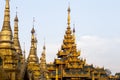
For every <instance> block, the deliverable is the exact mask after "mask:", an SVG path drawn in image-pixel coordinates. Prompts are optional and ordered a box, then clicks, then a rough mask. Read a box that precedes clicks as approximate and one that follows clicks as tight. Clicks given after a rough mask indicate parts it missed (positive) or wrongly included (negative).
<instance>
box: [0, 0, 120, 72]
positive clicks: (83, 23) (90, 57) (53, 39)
mask: <svg viewBox="0 0 120 80" xmlns="http://www.w3.org/2000/svg"><path fill="white" fill-rule="evenodd" d="M69 3H70V7H71V28H73V24H75V28H76V42H77V45H78V49H80V50H81V57H83V58H86V59H87V63H88V64H94V65H95V66H100V67H103V66H104V67H105V68H108V69H110V70H111V71H112V72H113V73H115V72H120V62H119V61H120V58H119V56H120V5H119V4H120V0H24V1H23V0H10V7H11V27H12V29H13V20H14V17H15V14H16V7H18V9H17V12H18V18H19V35H20V36H19V38H20V41H21V46H22V47H23V43H24V42H25V45H26V54H27V55H28V54H29V49H30V40H31V33H30V31H31V29H32V27H33V22H32V21H33V17H35V30H36V36H37V39H38V57H40V56H41V52H42V46H43V44H44V38H45V39H46V47H47V50H46V55H47V62H50V61H53V60H54V58H56V54H57V51H58V49H60V48H61V44H62V40H63V36H64V33H65V30H66V27H67V8H68V5H69ZM4 5H5V0H0V12H1V13H0V26H1V27H2V23H3V12H4ZM1 27H0V28H1Z"/></svg>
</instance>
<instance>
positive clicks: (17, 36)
mask: <svg viewBox="0 0 120 80" xmlns="http://www.w3.org/2000/svg"><path fill="white" fill-rule="evenodd" d="M18 21H19V20H18V16H17V12H16V16H15V19H14V37H13V41H14V47H15V49H16V52H17V53H18V54H19V55H22V50H21V46H20V42H19V35H18V31H19V29H18Z"/></svg>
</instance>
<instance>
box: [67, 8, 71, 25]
mask: <svg viewBox="0 0 120 80" xmlns="http://www.w3.org/2000/svg"><path fill="white" fill-rule="evenodd" d="M70 11H71V10H70V6H69V7H68V23H67V24H68V27H70Z"/></svg>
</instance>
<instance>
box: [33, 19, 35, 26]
mask: <svg viewBox="0 0 120 80" xmlns="http://www.w3.org/2000/svg"><path fill="white" fill-rule="evenodd" d="M34 23H35V17H33V27H34Z"/></svg>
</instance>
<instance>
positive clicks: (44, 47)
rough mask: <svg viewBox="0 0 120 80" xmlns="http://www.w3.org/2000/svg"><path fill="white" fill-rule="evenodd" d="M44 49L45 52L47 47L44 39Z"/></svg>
mask: <svg viewBox="0 0 120 80" xmlns="http://www.w3.org/2000/svg"><path fill="white" fill-rule="evenodd" d="M43 49H44V50H45V49H46V46H45V38H44V46H43Z"/></svg>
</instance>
